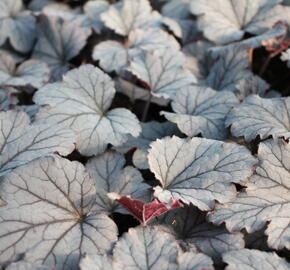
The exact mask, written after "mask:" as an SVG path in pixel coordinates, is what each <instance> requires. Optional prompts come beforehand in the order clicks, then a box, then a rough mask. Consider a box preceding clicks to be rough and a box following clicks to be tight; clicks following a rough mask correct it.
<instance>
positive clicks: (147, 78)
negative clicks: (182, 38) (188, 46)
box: [128, 49, 196, 99]
mask: <svg viewBox="0 0 290 270" xmlns="http://www.w3.org/2000/svg"><path fill="white" fill-rule="evenodd" d="M184 64H185V57H184V55H183V54H182V53H181V52H176V51H172V50H169V49H167V50H160V51H154V52H147V53H145V54H143V55H141V56H140V57H139V56H138V57H136V58H134V59H133V61H131V64H130V67H129V69H128V70H129V71H130V72H132V73H133V74H134V75H136V76H137V77H138V78H139V79H140V80H141V81H142V82H144V83H145V84H146V85H147V86H148V89H149V90H150V92H151V94H152V95H153V96H156V97H163V98H168V99H169V98H172V97H173V96H174V95H175V93H176V91H177V90H179V89H181V88H183V87H186V86H188V85H191V84H193V83H195V82H196V78H195V76H194V75H193V74H192V73H190V72H189V71H188V70H184V69H183V65H184Z"/></svg>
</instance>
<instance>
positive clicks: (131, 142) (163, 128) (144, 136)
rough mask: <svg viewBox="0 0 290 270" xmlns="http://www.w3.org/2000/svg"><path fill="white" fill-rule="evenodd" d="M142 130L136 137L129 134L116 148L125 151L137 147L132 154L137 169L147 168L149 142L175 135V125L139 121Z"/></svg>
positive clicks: (176, 131) (176, 132)
mask: <svg viewBox="0 0 290 270" xmlns="http://www.w3.org/2000/svg"><path fill="white" fill-rule="evenodd" d="M141 127H142V131H141V134H140V135H139V136H138V137H136V138H135V137H132V136H129V139H128V141H127V142H126V143H125V144H123V145H122V146H121V147H118V148H116V149H117V150H118V151H120V152H127V151H128V150H130V149H132V148H137V149H136V151H135V152H134V154H133V163H134V165H135V166H136V167H137V168H139V169H148V168H149V165H148V160H147V155H148V149H149V145H150V143H151V142H153V141H155V140H156V139H161V138H164V137H166V136H172V135H177V134H178V130H177V127H176V126H175V125H174V124H172V123H169V122H165V123H159V122H155V121H151V122H146V123H141Z"/></svg>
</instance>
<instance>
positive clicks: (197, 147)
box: [148, 136, 256, 210]
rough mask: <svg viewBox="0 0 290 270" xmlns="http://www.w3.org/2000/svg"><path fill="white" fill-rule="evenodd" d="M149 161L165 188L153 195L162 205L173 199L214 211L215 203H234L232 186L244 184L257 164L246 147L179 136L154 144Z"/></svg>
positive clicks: (157, 188)
mask: <svg viewBox="0 0 290 270" xmlns="http://www.w3.org/2000/svg"><path fill="white" fill-rule="evenodd" d="M188 149H190V152H188V151H189V150H188ZM148 160H149V166H150V170H151V171H152V172H153V173H154V174H155V177H156V178H157V179H158V180H159V181H160V183H161V186H162V187H160V186H157V187H155V192H154V195H155V196H156V197H157V198H158V199H159V200H160V201H162V202H167V201H169V199H170V198H173V199H176V200H181V201H182V202H184V203H185V204H189V203H192V204H193V205H195V206H197V207H198V208H199V209H200V210H210V209H212V208H213V207H214V205H215V201H218V202H221V203H222V202H229V201H232V200H233V199H234V198H235V197H236V190H235V187H234V186H233V184H232V183H242V182H245V181H246V180H247V178H248V177H249V176H251V175H252V173H253V166H254V165H255V164H256V159H255V158H254V157H253V156H252V155H251V154H250V152H249V150H248V149H247V148H245V147H244V146H240V145H237V144H232V143H223V142H221V141H215V140H209V139H203V138H192V139H191V140H187V139H180V138H178V137H176V136H173V137H172V138H169V137H167V138H164V139H161V140H157V141H155V142H153V143H152V144H151V149H150V150H149V155H148Z"/></svg>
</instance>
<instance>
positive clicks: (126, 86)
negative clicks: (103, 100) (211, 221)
mask: <svg viewBox="0 0 290 270" xmlns="http://www.w3.org/2000/svg"><path fill="white" fill-rule="evenodd" d="M116 90H117V92H119V93H122V94H124V95H126V96H128V97H129V98H130V101H131V102H132V103H135V100H137V99H141V100H143V101H147V100H148V99H149V98H150V92H149V91H148V89H145V88H142V87H139V86H137V85H135V84H133V83H131V82H129V81H127V80H124V79H121V78H118V80H117V81H116ZM151 102H152V103H156V104H158V105H160V106H167V105H168V103H169V101H168V100H167V99H165V98H159V97H154V96H152V97H151Z"/></svg>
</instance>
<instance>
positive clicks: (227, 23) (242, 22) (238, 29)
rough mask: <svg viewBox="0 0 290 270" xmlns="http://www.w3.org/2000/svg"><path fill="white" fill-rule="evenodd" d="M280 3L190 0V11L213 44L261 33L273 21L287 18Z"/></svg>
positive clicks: (285, 9) (285, 8)
mask: <svg viewBox="0 0 290 270" xmlns="http://www.w3.org/2000/svg"><path fill="white" fill-rule="evenodd" d="M281 2H282V0H270V1H265V0H257V1H248V0H242V1H241V0H219V1H210V2H208V1H207V0H193V1H192V2H191V11H192V12H193V14H195V15H198V16H199V17H198V24H199V27H200V29H201V30H203V33H204V35H205V36H206V37H207V38H208V39H210V40H212V41H214V42H217V43H220V44H225V43H230V42H232V41H236V40H240V39H242V38H243V36H244V34H245V33H246V32H247V33H251V34H255V35H257V34H262V33H263V32H265V31H266V30H267V29H269V28H270V27H272V25H273V24H275V23H276V22H277V21H280V20H283V19H288V14H287V13H288V12H289V10H288V8H287V7H285V6H281V5H279V3H281Z"/></svg>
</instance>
